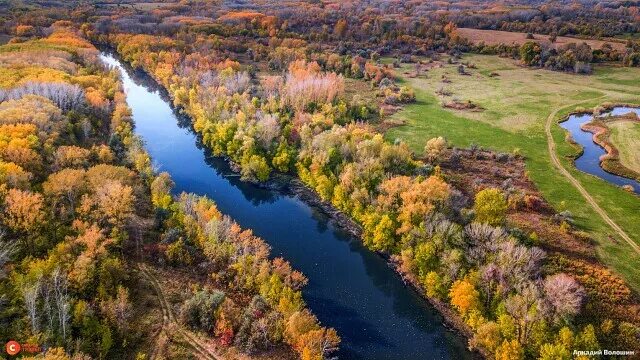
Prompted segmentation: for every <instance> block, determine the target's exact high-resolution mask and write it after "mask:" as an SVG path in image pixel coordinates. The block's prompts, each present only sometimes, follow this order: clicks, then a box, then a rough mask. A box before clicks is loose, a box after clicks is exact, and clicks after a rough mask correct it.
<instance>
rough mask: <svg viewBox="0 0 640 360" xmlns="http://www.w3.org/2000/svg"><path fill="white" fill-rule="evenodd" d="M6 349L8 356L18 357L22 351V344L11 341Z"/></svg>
mask: <svg viewBox="0 0 640 360" xmlns="http://www.w3.org/2000/svg"><path fill="white" fill-rule="evenodd" d="M6 347H7V354H9V355H16V354H17V353H19V352H20V350H21V347H20V343H19V342H17V341H13V340H11V341H9V342H8V343H7V346H6Z"/></svg>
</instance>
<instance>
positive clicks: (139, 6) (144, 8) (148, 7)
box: [96, 1, 167, 11]
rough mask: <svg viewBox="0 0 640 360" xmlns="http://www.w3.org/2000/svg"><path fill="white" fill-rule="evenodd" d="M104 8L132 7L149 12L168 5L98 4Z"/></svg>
mask: <svg viewBox="0 0 640 360" xmlns="http://www.w3.org/2000/svg"><path fill="white" fill-rule="evenodd" d="M96 5H98V6H103V7H132V8H134V9H136V10H141V11H149V10H153V9H157V8H159V7H161V6H164V5H167V3H164V2H133V1H132V2H123V3H97V4H96Z"/></svg>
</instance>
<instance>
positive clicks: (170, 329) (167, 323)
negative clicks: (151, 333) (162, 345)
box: [138, 263, 222, 360]
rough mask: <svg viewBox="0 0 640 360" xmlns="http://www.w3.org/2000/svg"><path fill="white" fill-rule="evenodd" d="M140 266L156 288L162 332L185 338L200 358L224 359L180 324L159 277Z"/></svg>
mask: <svg viewBox="0 0 640 360" xmlns="http://www.w3.org/2000/svg"><path fill="white" fill-rule="evenodd" d="M138 268H139V269H140V272H141V273H142V275H143V276H144V277H145V279H146V280H147V281H149V283H150V284H151V286H152V287H153V289H154V290H155V292H156V295H157V296H158V301H159V303H160V308H161V310H162V329H161V331H160V332H161V333H162V331H165V332H166V333H167V335H173V336H177V337H180V338H182V339H183V340H184V341H183V344H184V345H185V346H187V347H189V348H191V350H193V352H194V353H195V354H197V355H198V357H199V358H200V359H205V360H220V359H222V357H221V356H220V355H218V354H215V353H214V352H212V351H210V350H209V349H208V347H207V345H206V344H205V343H204V342H202V341H201V340H199V339H198V338H197V337H196V336H195V335H194V334H193V333H192V332H190V331H188V330H185V329H183V328H182V327H181V326H180V324H179V323H178V321H177V320H176V318H175V316H174V315H173V311H171V304H169V302H168V301H167V298H166V297H165V296H164V293H163V292H162V287H161V286H160V283H159V282H158V279H157V278H156V276H155V275H154V274H153V272H152V271H151V270H150V269H149V268H148V267H147V265H145V264H143V263H139V264H138ZM155 352H156V350H155V349H154V353H153V354H152V355H151V358H152V359H154V358H157V354H156V353H155Z"/></svg>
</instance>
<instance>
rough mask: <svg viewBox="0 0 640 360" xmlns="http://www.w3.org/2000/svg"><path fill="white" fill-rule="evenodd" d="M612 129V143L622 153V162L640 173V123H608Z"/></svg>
mask: <svg viewBox="0 0 640 360" xmlns="http://www.w3.org/2000/svg"><path fill="white" fill-rule="evenodd" d="M607 126H608V127H609V129H611V138H610V140H611V143H612V144H613V145H614V146H615V147H616V148H617V149H618V151H619V153H620V162H621V163H622V165H624V166H626V167H628V168H629V169H631V170H633V171H635V172H638V173H640V123H637V122H630V121H614V122H610V123H607Z"/></svg>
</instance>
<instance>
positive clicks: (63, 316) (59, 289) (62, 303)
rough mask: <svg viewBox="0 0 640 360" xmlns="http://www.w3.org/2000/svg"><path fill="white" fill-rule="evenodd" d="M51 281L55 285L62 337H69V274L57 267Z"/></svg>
mask: <svg viewBox="0 0 640 360" xmlns="http://www.w3.org/2000/svg"><path fill="white" fill-rule="evenodd" d="M51 283H52V285H53V291H54V297H55V304H56V308H57V313H58V324H59V326H60V329H61V330H62V338H63V339H66V337H67V323H68V322H69V316H70V312H69V308H70V304H69V295H68V293H67V290H68V285H69V284H68V281H67V276H66V274H64V273H63V272H62V270H61V269H60V268H56V269H55V270H54V271H53V274H52V276H51Z"/></svg>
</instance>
